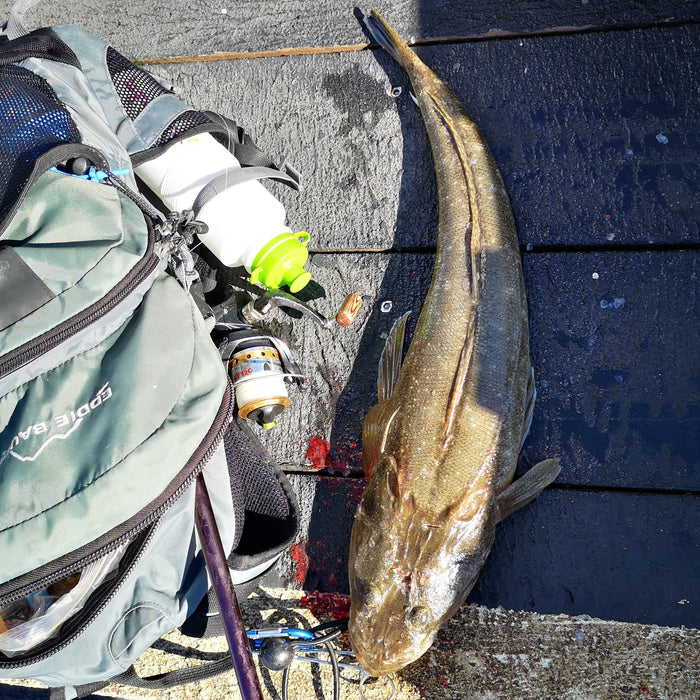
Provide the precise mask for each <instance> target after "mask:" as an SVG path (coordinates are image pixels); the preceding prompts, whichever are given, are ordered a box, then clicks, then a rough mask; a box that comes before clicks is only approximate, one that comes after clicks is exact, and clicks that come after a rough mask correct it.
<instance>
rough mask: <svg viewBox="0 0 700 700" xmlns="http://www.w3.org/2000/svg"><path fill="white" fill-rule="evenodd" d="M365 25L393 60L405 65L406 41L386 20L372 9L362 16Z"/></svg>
mask: <svg viewBox="0 0 700 700" xmlns="http://www.w3.org/2000/svg"><path fill="white" fill-rule="evenodd" d="M364 22H365V26H366V27H367V30H368V31H369V33H370V34H371V35H372V39H374V41H376V42H377V43H378V44H379V45H380V46H381V47H382V48H383V49H384V50H385V51H388V52H389V53H390V54H391V56H392V57H393V58H394V60H395V61H397V62H398V63H400V64H401V65H405V62H406V58H405V57H406V53H407V52H408V47H407V44H406V42H405V41H404V40H403V39H402V38H401V37H400V36H399V35H398V34H397V33H396V31H395V30H394V29H392V28H391V27H390V26H389V24H388V23H387V21H386V20H385V19H384V18H383V17H382V16H381V15H380V14H379V13H378V12H377V11H376V10H375V9H374V8H371V9H370V14H368V15H367V14H366V15H365V16H364Z"/></svg>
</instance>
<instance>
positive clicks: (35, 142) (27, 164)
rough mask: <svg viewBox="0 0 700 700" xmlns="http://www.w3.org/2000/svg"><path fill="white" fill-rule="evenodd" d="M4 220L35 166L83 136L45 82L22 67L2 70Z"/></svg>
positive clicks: (0, 193) (0, 199) (0, 206)
mask: <svg viewBox="0 0 700 700" xmlns="http://www.w3.org/2000/svg"><path fill="white" fill-rule="evenodd" d="M0 134H1V135H2V138H0V220H2V219H3V218H4V217H5V215H6V213H7V212H8V210H9V209H10V208H11V207H12V205H13V204H14V202H15V201H16V200H17V197H18V196H19V194H20V193H21V191H22V189H23V188H24V185H25V184H26V182H27V180H28V179H29V176H30V174H31V172H32V168H33V166H34V162H35V161H36V160H37V158H39V157H40V156H41V155H43V154H44V153H46V151H48V150H49V149H51V148H52V147H54V146H57V145H59V144H62V143H79V142H80V132H79V131H78V128H77V126H76V125H75V123H74V122H73V119H72V118H71V116H70V114H68V112H67V110H66V109H65V107H63V105H62V104H61V102H60V101H59V100H58V98H57V97H56V93H55V92H54V91H53V89H52V88H51V86H50V85H49V84H48V83H47V82H46V80H44V79H43V78H41V77H39V76H37V75H35V74H34V73H32V72H30V71H28V70H26V69H25V68H21V67H19V66H14V65H7V66H2V67H0Z"/></svg>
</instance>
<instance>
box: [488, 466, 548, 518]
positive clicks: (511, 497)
mask: <svg viewBox="0 0 700 700" xmlns="http://www.w3.org/2000/svg"><path fill="white" fill-rule="evenodd" d="M560 471H561V468H560V467H559V460H558V459H557V458H556V457H555V458H554V459H545V460H544V461H542V462H538V463H537V464H536V465H535V466H534V467H532V469H529V470H528V471H527V472H525V474H523V476H521V477H520V478H519V479H518V480H517V481H514V482H513V483H512V484H511V485H510V486H509V487H508V488H507V489H506V490H505V491H503V493H501V494H499V495H498V498H497V500H496V503H497V507H498V512H497V519H496V522H500V521H501V520H503V519H504V518H507V517H508V516H509V515H511V514H512V513H515V511H516V510H518V509H519V508H522V507H523V506H525V505H527V504H528V503H529V502H530V501H532V500H534V499H535V498H536V497H537V496H538V495H539V494H540V493H541V491H542V490H543V489H545V488H546V487H547V486H549V485H550V484H551V483H552V482H553V481H554V480H555V479H556V478H557V476H559V472H560Z"/></svg>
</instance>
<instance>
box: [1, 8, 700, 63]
mask: <svg viewBox="0 0 700 700" xmlns="http://www.w3.org/2000/svg"><path fill="white" fill-rule="evenodd" d="M12 4H13V3H12V2H8V0H4V1H3V2H2V3H1V4H0V10H1V12H0V16H2V17H5V16H6V15H7V12H8V11H9V9H10V7H11V6H12ZM369 4H370V3H368V4H367V5H366V6H364V7H360V9H361V10H367V9H368V8H369ZM356 7H357V5H356V3H355V2H348V1H347V0H315V1H314V2H311V1H310V0H306V1H302V0H282V1H279V2H278V1H276V2H274V3H270V2H268V3H260V2H259V0H237V1H236V2H235V3H233V2H227V1H226V0H220V1H219V2H197V3H191V2H186V1H185V0H173V1H172V2H171V1H166V0H154V1H152V2H137V1H136V0H72V1H71V2H61V3H50V2H43V3H40V5H39V7H38V8H35V9H33V10H31V11H30V12H29V13H28V14H27V19H28V20H29V21H30V22H31V23H32V27H35V26H40V25H42V24H80V25H81V26H84V27H85V28H86V29H88V31H91V32H92V33H93V34H96V35H98V36H101V37H102V38H104V39H105V40H106V41H109V42H110V43H112V44H114V46H115V47H116V48H118V49H120V50H121V51H122V52H124V53H125V55H127V56H128V57H129V58H147V57H164V56H191V55H198V54H208V53H212V52H215V51H260V50H270V49H279V48H286V47H304V46H334V45H337V44H356V43H365V42H366V41H367V39H366V37H365V36H364V33H363V31H362V28H361V26H360V24H359V22H358V20H357V18H356V17H355V11H356ZM263 8H264V9H263ZM380 11H381V12H383V13H384V14H385V16H386V17H387V19H389V20H390V21H391V22H392V23H393V24H394V25H395V26H396V28H397V29H398V30H399V31H400V32H401V33H402V34H403V35H405V36H406V38H409V37H417V38H421V37H427V38H431V37H450V36H470V37H478V36H484V35H495V36H498V35H499V34H503V33H515V34H520V33H523V32H533V31H540V32H541V31H557V30H559V31H561V30H569V31H570V30H572V29H573V30H576V29H578V30H581V29H591V28H616V27H621V26H648V25H650V24H655V23H666V22H680V21H693V20H697V19H698V14H699V13H698V7H697V4H696V3H694V2H693V1H692V0H673V1H671V2H666V3H662V4H661V3H656V2H652V1H651V0H645V1H643V2H630V0H606V2H580V3H572V2H564V1H563V0H537V1H536V2H529V3H521V2H517V1H516V0H509V1H508V2H503V3H498V4H489V3H483V2H473V1H472V2H462V3H455V2H451V1H450V0H437V1H433V2H430V3H416V2H414V1H413V0H387V1H386V2H383V3H381V7H380Z"/></svg>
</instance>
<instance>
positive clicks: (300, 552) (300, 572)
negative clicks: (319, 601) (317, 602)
mask: <svg viewBox="0 0 700 700" xmlns="http://www.w3.org/2000/svg"><path fill="white" fill-rule="evenodd" d="M306 544H307V542H306V540H302V541H301V542H294V544H292V545H291V546H290V547H289V555H290V556H291V557H292V559H294V562H295V563H296V570H295V572H294V583H296V584H297V586H299V587H300V588H301V587H302V586H303V585H304V581H305V580H306V573H307V571H308V570H309V555H308V554H307V553H306Z"/></svg>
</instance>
